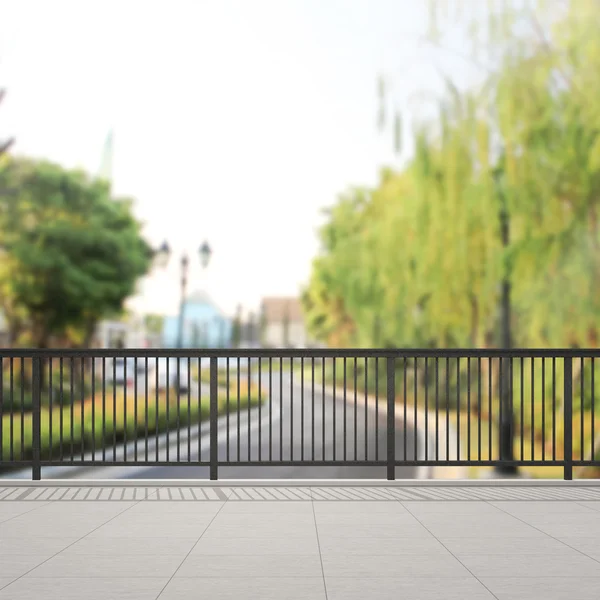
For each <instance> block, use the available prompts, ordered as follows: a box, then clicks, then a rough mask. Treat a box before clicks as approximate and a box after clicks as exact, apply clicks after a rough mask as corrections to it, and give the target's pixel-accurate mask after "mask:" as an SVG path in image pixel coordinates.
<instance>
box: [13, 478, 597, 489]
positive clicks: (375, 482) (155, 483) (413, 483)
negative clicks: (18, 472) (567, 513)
mask: <svg viewBox="0 0 600 600" xmlns="http://www.w3.org/2000/svg"><path fill="white" fill-rule="evenodd" d="M2 486H5V487H9V486H10V487H42V488H52V487H78V488H82V487H86V488H93V487H106V486H111V487H117V488H121V487H133V488H144V487H153V488H162V487H182V486H183V487H199V488H202V487H205V488H214V487H216V488H231V487H233V488H235V487H251V488H263V487H285V488H295V487H360V488H365V487H369V488H373V487H383V488H386V487H387V488H394V487H399V488H405V487H408V488H411V487H422V488H438V487H441V488H465V487H469V488H471V487H472V488H502V487H508V488H537V487H550V488H600V480H594V479H588V480H580V481H563V480H559V479H557V480H554V479H535V480H515V481H510V480H506V479H491V480H488V481H485V482H484V481H479V480H476V479H455V480H443V479H442V480H439V481H435V480H431V479H429V480H427V479H423V480H417V479H396V480H394V481H385V480H381V479H289V480H285V479H275V480H271V479H262V480H259V481H257V480H255V479H222V480H219V481H207V480H202V481H200V480H198V479H75V480H73V479H46V480H44V481H31V480H25V481H20V480H15V481H12V480H7V481H6V483H3V484H2Z"/></svg>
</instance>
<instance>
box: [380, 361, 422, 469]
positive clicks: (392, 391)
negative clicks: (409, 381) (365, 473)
mask: <svg viewBox="0 0 600 600" xmlns="http://www.w3.org/2000/svg"><path fill="white" fill-rule="evenodd" d="M395 363H396V359H395V358H394V357H393V356H388V357H387V478H388V481H393V480H394V479H396V368H395ZM415 435H416V433H415Z"/></svg>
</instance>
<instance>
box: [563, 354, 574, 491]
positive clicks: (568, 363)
mask: <svg viewBox="0 0 600 600" xmlns="http://www.w3.org/2000/svg"><path fill="white" fill-rule="evenodd" d="M564 374H565V388H564V397H563V422H564V424H565V425H564V434H563V437H564V459H565V475H564V478H565V480H566V481H567V480H568V481H571V480H572V479H573V358H572V357H570V356H565V358H564Z"/></svg>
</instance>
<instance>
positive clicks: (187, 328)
mask: <svg viewBox="0 0 600 600" xmlns="http://www.w3.org/2000/svg"><path fill="white" fill-rule="evenodd" d="M178 327H179V316H178V315H176V316H168V317H165V320H164V327H163V345H164V347H165V348H175V347H177V330H178ZM231 330H232V321H231V319H230V318H228V317H226V316H225V315H224V314H223V312H222V311H221V310H220V309H219V308H218V307H217V306H216V304H215V303H214V302H213V301H212V299H211V298H210V296H209V295H208V294H206V293H205V292H195V293H194V294H192V295H190V296H189V297H188V299H187V300H186V302H185V307H184V315H183V347H184V348H222V347H229V346H230V342H231Z"/></svg>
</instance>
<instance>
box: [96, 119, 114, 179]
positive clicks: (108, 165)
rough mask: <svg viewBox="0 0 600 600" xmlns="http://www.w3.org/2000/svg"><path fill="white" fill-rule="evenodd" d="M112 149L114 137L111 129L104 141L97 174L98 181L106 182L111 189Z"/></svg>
mask: <svg viewBox="0 0 600 600" xmlns="http://www.w3.org/2000/svg"><path fill="white" fill-rule="evenodd" d="M113 147H114V135H113V130H112V129H111V130H110V131H109V132H108V135H107V136H106V141H105V142H104V151H103V153H102V162H101V163H100V171H99V173H98V176H99V177H100V179H104V180H105V181H107V182H108V184H109V186H110V187H112V164H113Z"/></svg>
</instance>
